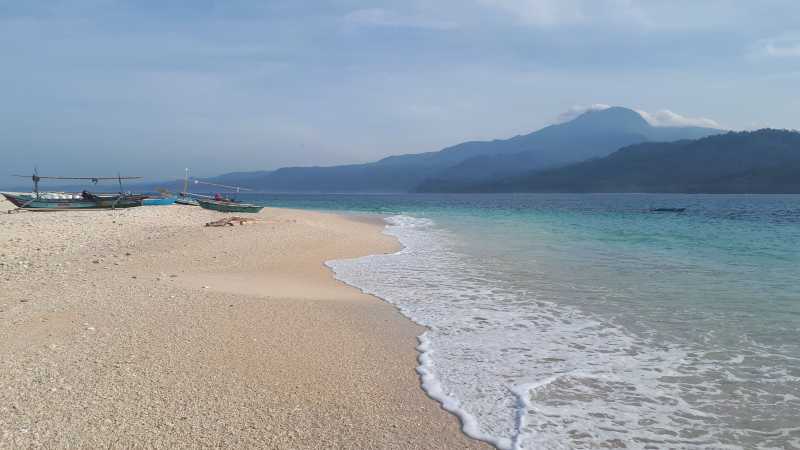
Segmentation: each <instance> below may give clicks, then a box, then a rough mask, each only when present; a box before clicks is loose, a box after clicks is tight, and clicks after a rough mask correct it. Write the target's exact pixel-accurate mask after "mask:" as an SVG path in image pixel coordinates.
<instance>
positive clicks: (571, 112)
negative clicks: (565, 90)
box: [555, 103, 611, 123]
mask: <svg viewBox="0 0 800 450" xmlns="http://www.w3.org/2000/svg"><path fill="white" fill-rule="evenodd" d="M608 108H611V105H605V104H602V103H595V104H594V105H591V106H573V107H572V108H570V109H568V110H566V111H564V112H562V113H561V114H559V115H558V117H556V120H555V122H556V123H564V122H569V121H570V120H573V119H575V118H577V117H578V116H580V115H581V114H583V113H585V112H589V111H602V110H604V109H608Z"/></svg>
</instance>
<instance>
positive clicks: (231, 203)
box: [187, 178, 264, 213]
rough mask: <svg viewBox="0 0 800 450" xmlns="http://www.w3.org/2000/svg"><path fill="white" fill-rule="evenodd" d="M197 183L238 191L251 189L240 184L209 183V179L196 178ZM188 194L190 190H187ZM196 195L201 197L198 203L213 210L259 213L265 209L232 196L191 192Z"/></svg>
mask: <svg viewBox="0 0 800 450" xmlns="http://www.w3.org/2000/svg"><path fill="white" fill-rule="evenodd" d="M187 179H188V178H187ZM194 183H195V184H206V185H209V186H216V187H221V188H225V189H235V190H236V192H241V191H250V190H251V189H247V188H243V187H239V186H226V185H224V184H216V183H209V182H208V181H200V180H194ZM187 194H188V192H187ZM189 195H192V196H194V197H199V198H198V199H197V203H198V204H199V205H200V207H201V208H203V209H210V210H212V211H220V212H238V213H258V212H261V210H262V209H264V207H263V206H258V205H252V204H250V203H242V202H240V201H237V200H233V199H230V198H224V197H221V196H220V195H219V194H217V195H216V196H215V197H210V196H208V195H200V194H189Z"/></svg>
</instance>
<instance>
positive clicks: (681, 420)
mask: <svg viewBox="0 0 800 450" xmlns="http://www.w3.org/2000/svg"><path fill="white" fill-rule="evenodd" d="M386 221H387V224H388V225H387V228H386V233H388V234H390V235H392V236H395V237H397V238H398V239H399V240H400V242H401V243H402V244H403V249H402V250H400V251H399V252H397V253H395V254H392V255H373V256H367V257H363V258H358V259H351V260H338V261H331V262H329V263H328V266H329V267H331V269H332V270H333V271H334V273H335V275H336V277H337V278H338V279H340V280H341V281H344V282H346V283H348V284H351V285H353V286H356V287H358V288H360V289H361V290H362V291H364V292H366V293H368V294H372V295H375V296H377V297H380V298H382V299H384V300H385V301H387V302H389V303H391V304H393V305H395V306H396V307H398V309H399V310H400V311H401V312H402V313H403V314H404V315H406V316H407V317H409V318H411V319H412V320H414V321H415V322H417V323H419V324H421V325H423V326H425V327H427V328H428V331H426V332H425V333H424V334H423V335H422V336H420V345H419V347H418V350H419V351H420V358H419V361H420V366H419V368H418V372H419V374H420V376H421V379H422V387H423V389H425V391H426V392H427V393H428V395H430V396H431V397H432V398H434V399H435V400H437V401H439V402H440V403H441V404H442V405H443V407H444V408H445V409H447V410H448V411H451V412H452V413H454V414H456V415H458V417H459V418H460V419H461V422H462V425H463V430H464V432H465V433H466V434H468V435H469V436H472V437H474V438H477V439H481V440H484V441H487V442H490V443H492V444H493V445H495V446H496V447H498V448H502V449H512V448H513V449H530V448H591V447H598V446H626V447H644V446H647V445H651V446H672V447H706V446H713V447H715V448H718V447H724V448H736V447H737V446H738V445H737V444H738V443H740V442H746V441H748V440H750V441H757V442H759V439H760V440H761V441H760V442H786V441H788V440H790V439H797V438H798V436H800V428H796V427H793V426H790V424H787V423H782V422H781V421H780V420H777V419H776V421H774V423H771V425H770V427H771V431H772V432H774V433H778V434H777V436H779V437H777V438H769V439H766V438H764V437H763V436H762V437H759V436H758V435H757V434H753V433H751V434H750V435H748V436H746V437H747V439H744V437H745V434H746V433H747V432H739V431H732V430H731V427H730V426H729V423H728V422H729V421H730V420H733V419H735V418H733V419H732V418H731V417H730V412H729V411H728V410H727V409H728V408H735V407H737V403H738V399H739V397H738V396H750V397H752V396H766V395H769V394H770V392H769V391H768V388H765V387H764V385H763V384H759V383H753V382H752V377H748V376H747V375H746V374H747V373H748V371H751V370H757V371H759V373H760V374H762V376H764V377H767V378H769V377H770V376H773V377H774V378H775V379H780V380H782V382H785V379H786V377H787V376H790V375H789V374H785V373H783V374H781V373H779V372H780V371H779V370H778V369H779V368H774V367H772V366H771V365H770V364H769V363H767V362H765V361H764V359H762V358H754V357H750V358H748V357H744V356H743V355H740V354H729V353H730V352H728V353H725V352H724V351H722V350H723V349H720V351H719V352H717V353H723V354H724V357H705V356H704V355H705V354H706V353H707V352H710V351H713V350H714V349H705V350H706V351H700V350H699V349H693V348H689V347H687V346H685V345H679V344H676V343H668V342H654V341H652V340H649V339H647V338H644V337H641V336H636V335H634V334H632V333H630V332H628V331H627V330H625V328H624V327H622V326H619V325H617V324H615V323H613V322H611V321H608V320H602V319H600V318H598V317H595V316H593V315H591V314H587V313H585V312H583V311H581V310H580V309H578V308H575V307H571V306H567V305H565V304H560V303H558V302H554V301H550V300H549V299H548V300H546V299H543V298H541V296H540V295H539V293H538V292H537V290H536V289H532V288H531V286H534V287H535V286H536V282H537V280H527V281H526V283H520V284H517V285H509V283H508V281H500V279H499V277H497V276H496V275H497V274H496V273H494V272H493V268H492V267H490V266H488V265H487V264H484V263H482V261H480V260H477V259H475V258H474V257H472V256H470V255H467V254H465V253H462V252H460V251H458V250H457V249H458V248H461V247H459V245H456V244H457V243H458V244H463V243H460V242H458V240H459V236H456V235H454V234H452V233H450V232H448V231H447V230H445V229H443V228H440V227H438V226H437V225H436V224H435V223H434V222H433V221H431V220H429V219H426V218H416V217H411V216H404V215H399V216H393V217H389V218H387V219H386ZM540 282H541V283H547V282H548V281H547V280H545V279H542V280H540ZM565 295H568V294H567V293H566V292H565ZM755 364H758V367H756V365H755ZM743 366H744V367H743ZM738 378H745V379H746V381H744V382H742V381H732V380H737V379H738ZM726 382H727V383H734V386H735V388H736V389H738V390H737V391H735V392H733V393H732V392H731V391H730V386H728V385H726V384H725V383H726ZM784 398H785V397H784ZM795 403H796V401H795ZM797 406H800V405H797ZM788 407H789V408H791V407H792V405H788ZM779 425H782V426H779ZM770 427H767V428H770Z"/></svg>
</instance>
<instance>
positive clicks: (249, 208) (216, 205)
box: [197, 199, 264, 213]
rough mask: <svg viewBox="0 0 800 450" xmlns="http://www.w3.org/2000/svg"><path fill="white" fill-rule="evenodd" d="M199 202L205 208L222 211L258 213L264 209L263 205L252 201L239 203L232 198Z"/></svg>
mask: <svg viewBox="0 0 800 450" xmlns="http://www.w3.org/2000/svg"><path fill="white" fill-rule="evenodd" d="M197 203H199V204H200V207H201V208H203V209H210V210H212V211H220V212H239V213H258V212H261V210H262V209H264V207H263V206H258V205H252V204H250V203H239V202H234V201H230V200H205V199H202V200H198V201H197Z"/></svg>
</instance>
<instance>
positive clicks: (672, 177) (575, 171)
mask: <svg viewBox="0 0 800 450" xmlns="http://www.w3.org/2000/svg"><path fill="white" fill-rule="evenodd" d="M421 190H423V191H436V192H675V193H800V133H798V132H796V131H790V130H773V129H764V130H759V131H753V132H730V133H726V134H722V135H717V136H710V137H706V138H702V139H699V140H683V141H677V142H669V143H652V142H651V143H641V144H636V145H631V146H628V147H625V148H622V149H620V150H618V151H616V152H614V153H612V154H611V155H609V156H607V157H605V158H599V159H594V160H589V161H584V162H579V163H575V164H571V165H568V166H565V167H560V168H555V169H548V170H542V171H534V172H530V173H528V174H527V175H524V176H517V177H511V178H507V179H503V180H495V181H493V182H490V183H480V184H474V185H461V186H458V185H449V186H448V185H444V184H441V185H438V186H437V185H432V184H429V185H427V186H423V187H422V189H421Z"/></svg>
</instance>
